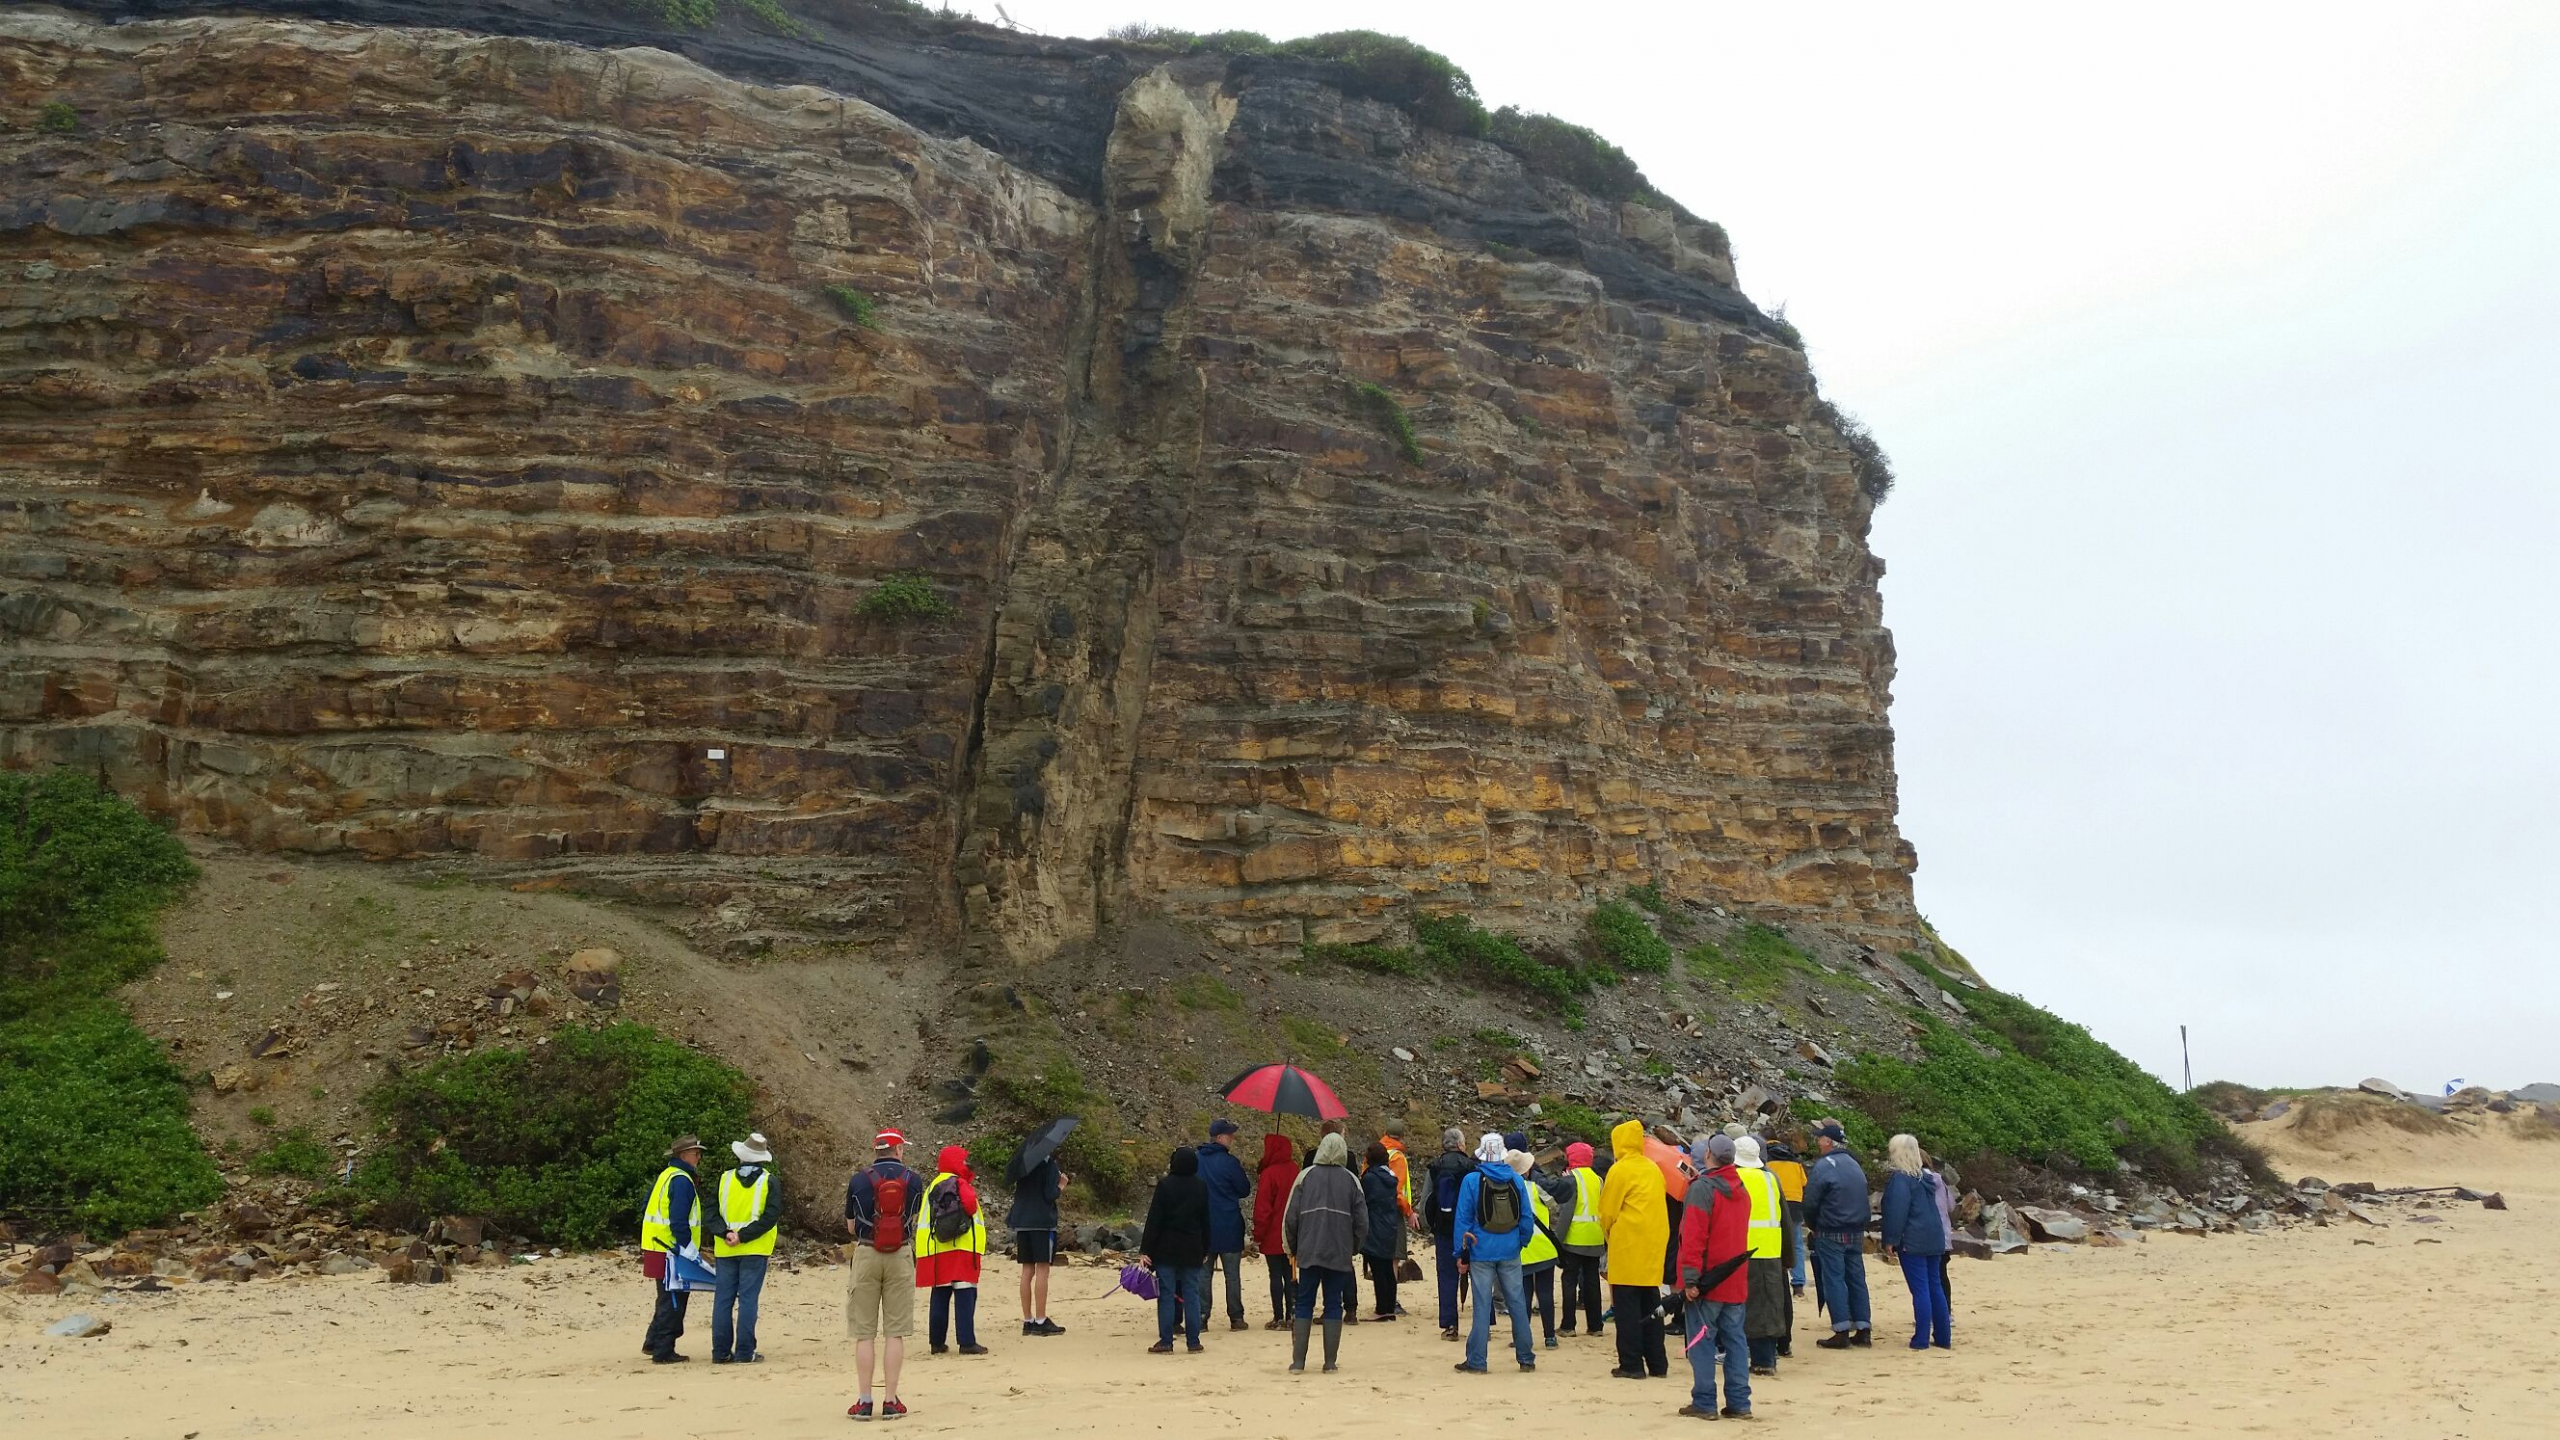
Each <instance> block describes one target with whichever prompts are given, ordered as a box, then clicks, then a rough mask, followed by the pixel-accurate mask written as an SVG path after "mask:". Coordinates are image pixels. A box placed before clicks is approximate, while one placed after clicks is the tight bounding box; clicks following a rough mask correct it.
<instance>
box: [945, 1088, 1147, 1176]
mask: <svg viewBox="0 0 2560 1440" xmlns="http://www.w3.org/2000/svg"><path fill="white" fill-rule="evenodd" d="M978 1094H979V1098H980V1099H981V1100H983V1101H984V1102H986V1104H987V1105H989V1106H991V1107H992V1108H993V1109H994V1110H995V1112H996V1118H997V1119H999V1120H1000V1121H1004V1122H1007V1123H1008V1126H1009V1128H1003V1129H999V1130H997V1131H996V1132H994V1133H992V1134H990V1135H986V1136H984V1137H982V1138H980V1139H979V1140H978V1142H977V1143H976V1144H975V1145H973V1146H972V1147H971V1149H970V1154H971V1155H972V1156H973V1157H975V1156H983V1157H985V1158H984V1159H982V1160H980V1159H973V1161H972V1168H974V1169H976V1170H977V1171H978V1173H979V1174H981V1175H985V1176H988V1177H989V1182H990V1183H992V1184H998V1185H1001V1184H1003V1183H1004V1173H1005V1166H1006V1165H1007V1164H1009V1163H1011V1161H1012V1159H1013V1156H1014V1152H1015V1151H1016V1150H1018V1149H1019V1148H1020V1147H1021V1144H1022V1140H1023V1137H1024V1136H1025V1135H1026V1134H1028V1133H1029V1132H1030V1131H1032V1130H1034V1129H1037V1128H1038V1127H1040V1126H1042V1125H1045V1124H1047V1123H1049V1122H1050V1121H1052V1120H1055V1119H1057V1118H1059V1117H1061V1116H1065V1115H1073V1116H1075V1117H1077V1119H1079V1120H1080V1121H1082V1122H1083V1123H1081V1124H1079V1125H1078V1126H1077V1127H1076V1130H1075V1133H1074V1134H1072V1135H1069V1136H1068V1137H1067V1143H1066V1144H1064V1145H1062V1146H1060V1147H1058V1167H1059V1168H1060V1169H1062V1170H1064V1171H1066V1172H1067V1173H1068V1174H1069V1175H1071V1176H1073V1177H1075V1182H1076V1184H1077V1185H1078V1186H1079V1187H1080V1188H1081V1189H1082V1190H1084V1191H1085V1192H1086V1193H1088V1194H1091V1195H1092V1196H1094V1197H1095V1198H1096V1199H1099V1200H1104V1201H1112V1200H1119V1199H1121V1198H1123V1197H1125V1196H1126V1195H1128V1193H1129V1190H1130V1186H1131V1185H1132V1184H1134V1183H1135V1179H1136V1177H1135V1176H1134V1175H1133V1174H1132V1173H1131V1170H1130V1165H1129V1157H1128V1154H1127V1153H1126V1147H1124V1146H1123V1145H1121V1143H1120V1141H1121V1126H1120V1113H1119V1111H1118V1109H1117V1108H1116V1107H1114V1106H1113V1105H1112V1103H1111V1100H1110V1099H1109V1097H1107V1096H1105V1095H1103V1094H1102V1093H1100V1092H1099V1091H1096V1090H1095V1089H1094V1088H1093V1087H1092V1086H1091V1085H1089V1084H1087V1083H1086V1082H1085V1078H1084V1072H1083V1071H1081V1070H1078V1069H1077V1068H1076V1066H1075V1062H1073V1061H1071V1060H1069V1059H1067V1058H1066V1057H1065V1056H1064V1055H1063V1054H1059V1053H1057V1052H1054V1051H1039V1052H1036V1053H1034V1054H1031V1055H1027V1056H1012V1055H1008V1056H1006V1057H1004V1058H1001V1059H999V1060H998V1061H997V1062H996V1064H995V1067H994V1068H993V1069H990V1070H989V1071H988V1072H987V1076H986V1079H985V1080H984V1081H983V1082H981V1083H980V1084H979V1087H978Z"/></svg>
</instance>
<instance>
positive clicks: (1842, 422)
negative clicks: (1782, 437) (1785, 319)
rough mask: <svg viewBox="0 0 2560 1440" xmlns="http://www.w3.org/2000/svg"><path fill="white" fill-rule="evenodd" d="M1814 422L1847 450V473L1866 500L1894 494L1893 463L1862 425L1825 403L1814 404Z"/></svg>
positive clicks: (1852, 417)
mask: <svg viewBox="0 0 2560 1440" xmlns="http://www.w3.org/2000/svg"><path fill="white" fill-rule="evenodd" d="M1798 343H1799V344H1801V343H1802V341H1801V340H1799V341H1798ZM1813 418H1814V419H1816V420H1819V421H1821V422H1822V423H1823V424H1825V425H1828V426H1830V427H1831V433H1832V434H1834V435H1837V436H1839V437H1840V443H1841V444H1842V445H1843V446H1845V447H1847V449H1848V451H1849V469H1850V471H1851V473H1853V474H1855V475H1856V476H1857V477H1858V488H1859V490H1861V491H1863V492H1865V494H1866V497H1867V498H1868V499H1869V500H1873V501H1882V500H1883V499H1884V497H1885V496H1887V495H1890V494H1892V493H1893V460H1892V458H1891V457H1889V456H1887V455H1886V454H1885V453H1884V445H1883V443H1882V442H1880V441H1878V440H1877V439H1876V437H1875V435H1874V433H1873V432H1872V431H1870V430H1868V429H1867V427H1866V425H1865V423H1864V422H1862V421H1861V420H1859V419H1858V417H1857V416H1855V415H1852V414H1850V413H1848V412H1847V411H1845V410H1842V409H1841V408H1840V407H1839V406H1837V405H1834V404H1832V403H1831V402H1830V401H1828V400H1816V401H1814V402H1813Z"/></svg>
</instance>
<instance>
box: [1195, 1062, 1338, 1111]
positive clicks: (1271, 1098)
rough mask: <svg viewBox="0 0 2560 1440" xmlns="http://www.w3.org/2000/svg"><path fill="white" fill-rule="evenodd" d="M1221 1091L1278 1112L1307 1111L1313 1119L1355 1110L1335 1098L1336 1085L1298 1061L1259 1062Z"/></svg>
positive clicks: (1242, 1102)
mask: <svg viewBox="0 0 2560 1440" xmlns="http://www.w3.org/2000/svg"><path fill="white" fill-rule="evenodd" d="M1219 1093H1221V1094H1223V1095H1225V1096H1226V1097H1227V1098H1228V1099H1229V1100H1232V1101H1234V1102H1235V1103H1236V1104H1238V1105H1242V1106H1245V1107H1247V1108H1249V1109H1254V1110H1267V1111H1269V1112H1271V1113H1272V1114H1274V1115H1304V1116H1306V1117H1308V1118H1309V1119H1312V1120H1347V1119H1349V1118H1351V1112H1350V1111H1349V1110H1348V1109H1346V1108H1344V1106H1343V1103H1342V1102H1341V1101H1340V1100H1339V1099H1336V1098H1335V1096H1334V1093H1333V1087H1332V1086H1330V1085H1327V1084H1326V1083H1324V1082H1323V1081H1321V1080H1319V1079H1317V1078H1316V1077H1314V1076H1313V1075H1310V1074H1308V1073H1307V1072H1306V1071H1304V1070H1301V1069H1299V1068H1298V1067H1297V1066H1295V1065H1256V1066H1255V1067H1253V1068H1252V1069H1250V1070H1247V1071H1246V1072H1244V1073H1243V1074H1241V1075H1239V1076H1237V1077H1236V1078H1234V1079H1233V1080H1230V1081H1228V1082H1227V1084H1226V1088H1225V1089H1224V1090H1222V1091H1220V1092H1219Z"/></svg>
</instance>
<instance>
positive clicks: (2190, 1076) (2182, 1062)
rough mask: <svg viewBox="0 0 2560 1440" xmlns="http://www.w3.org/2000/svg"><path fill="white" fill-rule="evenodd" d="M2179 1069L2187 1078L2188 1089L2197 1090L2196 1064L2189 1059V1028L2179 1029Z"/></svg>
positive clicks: (2182, 1026)
mask: <svg viewBox="0 0 2560 1440" xmlns="http://www.w3.org/2000/svg"><path fill="white" fill-rule="evenodd" d="M2178 1068H2179V1070H2180V1071H2181V1072H2182V1073H2183V1074H2185V1076H2186V1077H2187V1088H2188V1089H2190V1090H2193V1089H2194V1088H2196V1067H2195V1062H2194V1061H2193V1060H2190V1059H2188V1058H2187V1027H2186V1026H2184V1025H2181V1026H2179V1027H2178Z"/></svg>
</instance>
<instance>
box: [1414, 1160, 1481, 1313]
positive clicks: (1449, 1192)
mask: <svg viewBox="0 0 2560 1440" xmlns="http://www.w3.org/2000/svg"><path fill="white" fill-rule="evenodd" d="M1475 1168H1476V1162H1475V1161H1474V1159H1472V1158H1471V1157H1470V1156H1469V1155H1468V1154H1467V1137H1466V1136H1465V1135H1464V1134H1462V1133H1460V1132H1459V1130H1458V1128H1457V1127H1456V1126H1454V1125H1453V1126H1451V1127H1449V1128H1448V1129H1446V1130H1443V1131H1441V1132H1440V1153H1439V1154H1437V1155H1435V1156H1433V1157H1431V1168H1430V1169H1429V1170H1427V1171H1425V1172H1424V1176H1423V1178H1424V1180H1425V1181H1426V1182H1427V1184H1426V1187H1425V1189H1424V1190H1423V1195H1422V1219H1423V1223H1424V1224H1426V1225H1428V1226H1430V1227H1431V1242H1432V1252H1433V1256H1434V1258H1435V1261H1436V1269H1437V1271H1438V1274H1437V1276H1436V1278H1437V1279H1438V1280H1439V1282H1440V1338H1441V1339H1443V1340H1455V1339H1457V1338H1458V1282H1459V1281H1460V1280H1461V1279H1463V1278H1464V1276H1463V1274H1462V1272H1461V1271H1460V1270H1459V1268H1458V1242H1457V1237H1456V1224H1457V1218H1458V1190H1459V1188H1460V1187H1461V1186H1463V1185H1464V1184H1466V1180H1467V1177H1468V1176H1469V1175H1472V1174H1474V1173H1475Z"/></svg>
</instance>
